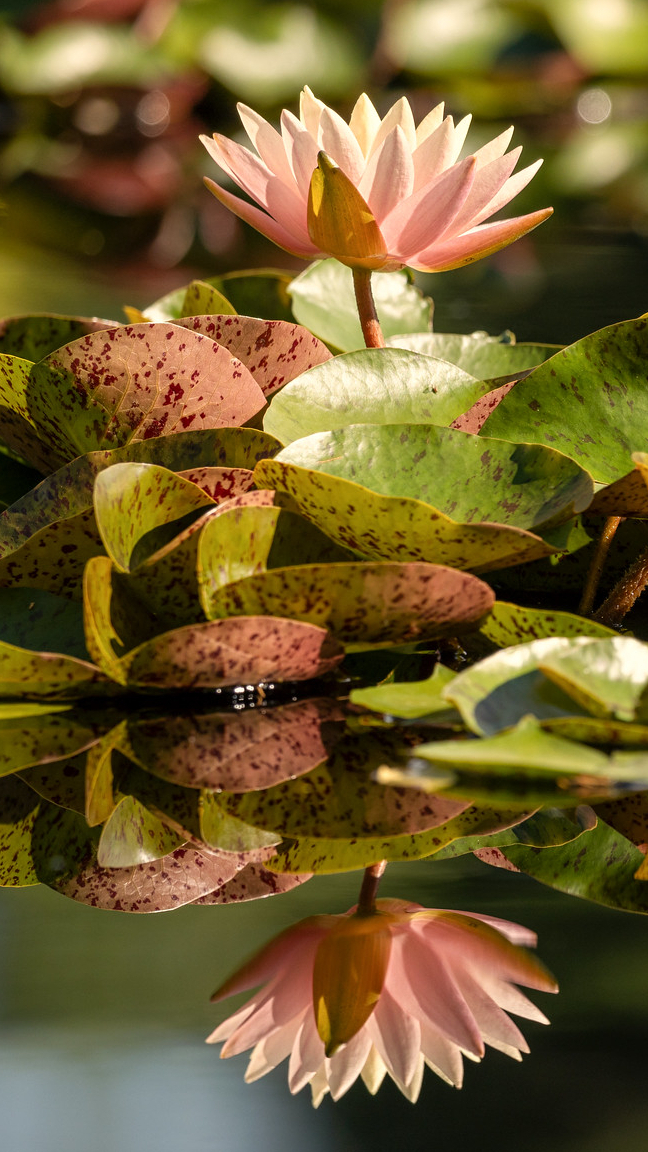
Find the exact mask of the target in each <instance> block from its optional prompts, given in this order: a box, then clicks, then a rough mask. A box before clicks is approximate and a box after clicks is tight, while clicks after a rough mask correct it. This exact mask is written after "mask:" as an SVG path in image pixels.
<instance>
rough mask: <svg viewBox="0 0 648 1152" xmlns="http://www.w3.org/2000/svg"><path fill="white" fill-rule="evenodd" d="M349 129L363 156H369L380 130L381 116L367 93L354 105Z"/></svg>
mask: <svg viewBox="0 0 648 1152" xmlns="http://www.w3.org/2000/svg"><path fill="white" fill-rule="evenodd" d="M349 128H350V129H351V131H352V132H353V135H354V136H355V138H356V140H357V141H358V144H359V145H360V147H361V149H362V154H363V156H368V155H369V151H370V149H371V147H372V145H373V142H374V139H375V136H376V132H377V131H378V129H379V128H380V116H379V115H378V113H377V112H376V109H375V108H374V106H373V104H372V102H371V100H370V99H369V97H368V96H367V94H366V92H363V93H362V95H361V96H359V97H358V99H357V100H356V102H355V104H354V105H353V111H352V113H351V118H350V120H349Z"/></svg>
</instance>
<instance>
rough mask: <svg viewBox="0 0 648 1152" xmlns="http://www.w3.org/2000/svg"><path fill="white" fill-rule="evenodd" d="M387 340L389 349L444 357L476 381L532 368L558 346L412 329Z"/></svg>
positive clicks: (480, 333)
mask: <svg viewBox="0 0 648 1152" xmlns="http://www.w3.org/2000/svg"><path fill="white" fill-rule="evenodd" d="M507 335H508V334H507ZM387 343H388V344H389V346H390V347H391V348H408V349H409V350H410V351H411V352H420V353H423V355H425V356H436V357H438V359H439V360H447V361H448V362H449V363H450V364H456V365H457V366H458V367H459V368H463V370H464V372H469V373H470V375H471V376H474V377H476V378H477V380H493V379H494V378H495V377H497V376H509V375H512V374H513V373H515V372H524V371H526V369H528V368H535V367H536V365H538V364H542V362H543V361H544V360H547V359H548V358H549V356H552V355H553V354H554V352H557V351H558V350H559V348H560V345H559V344H527V343H520V344H518V343H517V342H516V341H515V340H510V339H506V340H504V339H502V337H501V336H487V335H486V333H485V332H472V333H471V334H470V335H459V334H458V333H454V332H412V333H408V334H407V335H403V336H400V335H399V336H391V337H390V338H389V340H388V341H387Z"/></svg>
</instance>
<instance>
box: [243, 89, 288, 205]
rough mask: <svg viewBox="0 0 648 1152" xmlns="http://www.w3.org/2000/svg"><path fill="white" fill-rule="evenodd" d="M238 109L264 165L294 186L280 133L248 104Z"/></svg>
mask: <svg viewBox="0 0 648 1152" xmlns="http://www.w3.org/2000/svg"><path fill="white" fill-rule="evenodd" d="M236 107H237V110H238V114H239V116H240V117H241V123H242V125H243V127H244V128H245V131H246V132H247V134H248V136H249V138H250V140H251V141H252V144H253V145H254V147H255V148H256V150H257V152H258V153H259V156H260V157H261V159H262V160H263V162H264V164H265V165H266V166H267V167H268V168H269V169H270V171H271V172H274V174H275V175H276V176H278V177H279V179H280V180H283V182H284V184H286V185H287V186H288V187H291V186H292V185H294V183H295V177H294V175H293V171H292V168H291V167H290V164H289V163H288V158H287V156H286V149H285V147H284V142H283V140H282V138H281V135H280V134H279V132H277V130H276V128H273V127H272V125H271V124H268V121H267V120H264V119H263V116H259V113H258V112H255V111H254V109H253V108H248V107H247V105H246V104H237V105H236ZM295 191H296V189H295Z"/></svg>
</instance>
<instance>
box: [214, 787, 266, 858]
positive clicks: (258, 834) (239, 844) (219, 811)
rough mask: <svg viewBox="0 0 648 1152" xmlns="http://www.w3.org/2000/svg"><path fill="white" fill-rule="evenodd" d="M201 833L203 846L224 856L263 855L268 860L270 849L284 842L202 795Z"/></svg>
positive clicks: (219, 801) (216, 801)
mask: <svg viewBox="0 0 648 1152" xmlns="http://www.w3.org/2000/svg"><path fill="white" fill-rule="evenodd" d="M200 832H201V839H202V841H203V843H205V844H207V845H209V847H210V848H216V849H218V850H219V851H221V852H245V853H258V852H259V851H262V853H263V855H264V856H266V855H269V854H270V853H269V852H268V849H272V848H274V847H276V845H277V844H279V843H280V841H281V837H280V836H279V835H277V833H276V832H273V831H268V830H266V829H264V828H257V827H256V826H255V825H253V824H248V823H246V821H245V820H239V819H238V817H237V816H233V815H232V814H231V812H228V811H227V809H226V808H225V807H224V805H223V804H222V802H221V800H220V798H219V797H218V796H214V794H213V793H212V792H203V793H202V794H201V797H200Z"/></svg>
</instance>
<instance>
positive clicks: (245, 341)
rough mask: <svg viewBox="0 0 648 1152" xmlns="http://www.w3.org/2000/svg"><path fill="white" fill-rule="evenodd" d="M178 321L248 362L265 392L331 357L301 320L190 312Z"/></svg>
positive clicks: (278, 386) (270, 392)
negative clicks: (192, 313)
mask: <svg viewBox="0 0 648 1152" xmlns="http://www.w3.org/2000/svg"><path fill="white" fill-rule="evenodd" d="M176 323H178V324H182V325H183V326H184V327H185V328H189V329H191V330H192V331H194V332H200V333H202V334H203V335H204V336H210V337H211V339H212V340H215V341H216V342H217V343H218V344H221V345H224V347H226V348H228V349H229V350H230V352H231V353H232V355H234V356H237V357H238V359H239V360H241V361H242V362H243V364H245V366H246V367H247V368H248V370H249V371H250V372H251V373H252V375H253V376H254V379H255V380H256V381H257V384H259V386H260V388H261V389H262V391H263V394H264V395H265V396H266V397H267V396H271V395H272V393H273V392H276V391H277V390H278V389H279V388H282V387H283V385H284V384H287V383H288V381H289V380H293V379H294V378H295V377H296V376H300V375H301V374H302V372H307V371H308V369H309V368H314V367H315V365H316V364H323V363H324V361H325V360H330V359H331V353H330V352H329V350H328V348H327V347H326V345H325V344H323V343H322V341H321V340H318V339H317V337H316V336H313V334H312V333H311V332H309V331H308V329H306V328H302V327H301V325H300V324H289V323H287V322H286V321H285V320H258V319H257V318H256V317H254V316H187V317H184V318H183V319H182V320H178V321H177V322H176Z"/></svg>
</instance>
